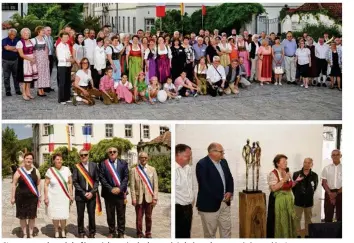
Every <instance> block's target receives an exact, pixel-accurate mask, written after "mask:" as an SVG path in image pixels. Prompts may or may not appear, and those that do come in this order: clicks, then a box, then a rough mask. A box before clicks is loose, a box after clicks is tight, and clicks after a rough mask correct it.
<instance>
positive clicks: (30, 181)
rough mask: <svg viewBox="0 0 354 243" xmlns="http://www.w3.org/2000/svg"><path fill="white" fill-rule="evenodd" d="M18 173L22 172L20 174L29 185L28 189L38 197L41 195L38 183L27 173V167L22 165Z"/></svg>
mask: <svg viewBox="0 0 354 243" xmlns="http://www.w3.org/2000/svg"><path fill="white" fill-rule="evenodd" d="M17 171H18V173H19V174H20V176H21V177H22V179H23V180H24V181H25V183H26V185H27V186H28V189H29V190H30V191H31V192H32V193H33V194H34V195H35V196H37V197H38V198H39V197H40V195H39V192H38V189H37V186H36V184H35V183H34V181H33V179H32V177H31V176H30V175H29V174H27V172H26V170H25V168H23V167H21V168H19V169H18V170H17Z"/></svg>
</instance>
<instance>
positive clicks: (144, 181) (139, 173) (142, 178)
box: [136, 164, 154, 196]
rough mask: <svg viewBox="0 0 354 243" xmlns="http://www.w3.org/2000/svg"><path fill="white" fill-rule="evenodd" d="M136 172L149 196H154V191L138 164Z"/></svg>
mask: <svg viewBox="0 0 354 243" xmlns="http://www.w3.org/2000/svg"><path fill="white" fill-rule="evenodd" d="M136 171H137V172H138V175H139V177H140V178H141V180H142V181H143V183H144V185H145V186H146V188H147V189H148V191H149V193H150V194H151V196H154V189H153V188H152V183H151V181H150V179H149V177H148V175H147V174H146V172H145V171H144V169H143V167H142V166H141V165H140V164H138V165H137V166H136Z"/></svg>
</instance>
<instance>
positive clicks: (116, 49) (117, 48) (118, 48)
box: [106, 44, 124, 55]
mask: <svg viewBox="0 0 354 243" xmlns="http://www.w3.org/2000/svg"><path fill="white" fill-rule="evenodd" d="M112 48H113V52H114V53H120V52H121V51H122V50H123V48H124V46H123V45H122V44H118V46H113V45H110V46H108V47H107V49H106V54H107V55H112V53H113V52H112Z"/></svg>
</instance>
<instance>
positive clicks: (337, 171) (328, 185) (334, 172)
mask: <svg viewBox="0 0 354 243" xmlns="http://www.w3.org/2000/svg"><path fill="white" fill-rule="evenodd" d="M341 158H342V154H341V152H340V150H338V149H335V150H333V151H332V161H333V163H332V164H330V165H327V166H326V167H324V168H323V171H322V175H321V178H322V187H323V188H324V189H325V191H326V192H325V202H324V211H325V222H333V215H334V209H336V219H337V221H342V163H341Z"/></svg>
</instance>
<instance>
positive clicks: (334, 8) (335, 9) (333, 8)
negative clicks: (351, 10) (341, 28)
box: [288, 3, 342, 19]
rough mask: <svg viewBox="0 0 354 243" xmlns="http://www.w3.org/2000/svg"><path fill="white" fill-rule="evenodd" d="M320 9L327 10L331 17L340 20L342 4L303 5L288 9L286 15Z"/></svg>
mask: <svg viewBox="0 0 354 243" xmlns="http://www.w3.org/2000/svg"><path fill="white" fill-rule="evenodd" d="M321 8H323V9H325V10H328V13H329V15H330V16H331V17H333V18H335V19H342V3H305V4H303V5H301V6H300V7H298V8H293V9H288V13H296V12H311V11H316V10H319V9H321Z"/></svg>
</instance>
